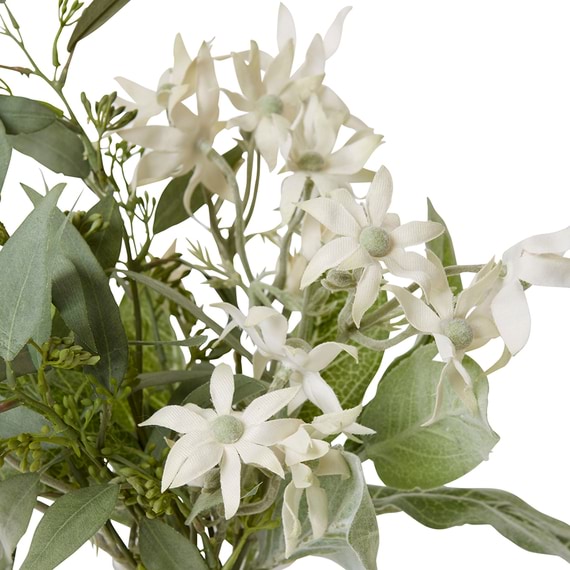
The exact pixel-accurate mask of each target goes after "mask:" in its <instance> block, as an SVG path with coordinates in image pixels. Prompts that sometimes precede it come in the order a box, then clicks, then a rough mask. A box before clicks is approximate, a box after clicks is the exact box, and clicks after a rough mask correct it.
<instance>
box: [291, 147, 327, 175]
mask: <svg viewBox="0 0 570 570" xmlns="http://www.w3.org/2000/svg"><path fill="white" fill-rule="evenodd" d="M297 165H298V166H299V169H300V170H306V171H308V172H319V171H320V170H322V169H323V168H324V167H325V159H324V158H323V157H322V156H321V155H320V154H319V153H318V152H313V151H309V152H306V153H305V154H303V155H302V156H301V158H300V159H299V161H298V162H297Z"/></svg>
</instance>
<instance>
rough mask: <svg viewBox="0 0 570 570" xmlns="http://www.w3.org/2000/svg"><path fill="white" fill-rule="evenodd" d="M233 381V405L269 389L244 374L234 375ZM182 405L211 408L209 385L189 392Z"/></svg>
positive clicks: (263, 383)
mask: <svg viewBox="0 0 570 570" xmlns="http://www.w3.org/2000/svg"><path fill="white" fill-rule="evenodd" d="M234 381H235V391H234V400H233V403H234V404H239V403H240V402H242V401H243V400H245V399H246V398H250V397H252V396H257V395H258V394H259V393H261V392H267V388H269V385H268V384H267V383H266V382H263V381H262V380H257V379H255V378H250V377H249V376H245V375H244V374H236V375H235V376H234ZM184 403H185V404H188V403H192V404H196V405H197V406H200V407H201V408H208V407H211V405H212V400H211V398H210V383H209V382H208V383H207V384H206V383H204V384H202V385H201V386H200V387H199V388H196V390H193V391H192V392H190V394H189V395H188V397H187V398H186V400H185V401H184Z"/></svg>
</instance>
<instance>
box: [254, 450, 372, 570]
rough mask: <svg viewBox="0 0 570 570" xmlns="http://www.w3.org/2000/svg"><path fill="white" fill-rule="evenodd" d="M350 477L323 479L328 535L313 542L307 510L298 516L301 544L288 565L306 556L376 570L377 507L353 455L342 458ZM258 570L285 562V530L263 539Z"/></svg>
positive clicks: (349, 568) (351, 568)
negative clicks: (327, 515) (327, 508)
mask: <svg viewBox="0 0 570 570" xmlns="http://www.w3.org/2000/svg"><path fill="white" fill-rule="evenodd" d="M343 455H344V457H345V459H346V460H347V462H348V464H349V466H350V470H351V473H352V475H351V477H350V478H348V479H346V480H342V479H340V477H338V476H328V477H321V478H320V482H321V486H322V487H323V488H324V489H325V490H326V492H327V497H328V506H329V528H328V529H327V531H326V533H325V535H324V536H323V537H322V538H320V539H318V540H314V539H313V537H312V536H313V535H312V530H311V526H310V523H309V520H308V516H307V512H306V507H305V509H304V510H303V509H302V510H301V512H300V513H299V514H300V516H299V520H301V521H302V531H301V537H300V542H299V545H298V548H297V550H296V551H295V553H294V554H293V555H292V556H291V557H290V558H288V559H287V561H286V562H287V563H290V562H292V561H293V560H296V559H298V558H302V557H303V556H322V557H324V558H329V559H330V560H332V561H334V562H336V563H337V564H340V565H341V566H342V567H343V568H346V569H347V570H375V569H376V567H377V566H376V557H377V554H378V543H379V539H378V525H377V523H376V514H375V512H374V505H373V504H372V499H371V498H370V494H369V492H368V487H367V486H366V482H365V480H364V475H363V474H362V466H361V463H360V460H359V459H358V457H356V456H355V455H352V454H351V453H344V454H343ZM261 541H262V542H261V546H260V552H259V559H258V561H257V565H256V566H255V567H256V568H258V569H260V570H270V569H271V570H272V569H273V568H276V567H282V566H281V565H280V564H281V563H284V562H285V549H284V540H283V529H282V528H281V527H278V528H276V529H275V530H272V531H270V532H267V533H265V534H264V535H262V536H261Z"/></svg>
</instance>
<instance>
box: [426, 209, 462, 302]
mask: <svg viewBox="0 0 570 570" xmlns="http://www.w3.org/2000/svg"><path fill="white" fill-rule="evenodd" d="M427 208H428V220H430V221H431V222H439V223H440V224H441V225H442V226H443V227H444V228H445V232H443V233H442V234H441V235H440V236H439V237H437V238H435V239H432V240H431V241H428V242H427V244H426V245H427V248H428V249H429V250H430V251H433V252H434V253H435V254H436V255H437V257H439V259H440V260H441V262H442V263H443V266H444V267H447V266H449V265H455V264H456V263H457V259H456V258H455V249H454V248H453V241H451V234H450V233H449V229H448V228H447V224H446V223H445V222H444V221H443V218H442V217H441V216H440V215H439V214H438V213H437V212H436V210H435V208H434V207H433V204H432V203H431V200H430V199H429V198H428V201H427ZM448 281H449V286H450V287H451V289H452V291H453V292H454V293H455V294H456V295H458V294H459V293H461V291H463V285H462V283H461V276H460V275H453V276H451V277H448Z"/></svg>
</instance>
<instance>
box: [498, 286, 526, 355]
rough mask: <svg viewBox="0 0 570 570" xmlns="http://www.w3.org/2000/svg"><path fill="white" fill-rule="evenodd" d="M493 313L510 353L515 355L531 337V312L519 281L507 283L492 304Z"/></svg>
mask: <svg viewBox="0 0 570 570" xmlns="http://www.w3.org/2000/svg"><path fill="white" fill-rule="evenodd" d="M491 312H492V314H493V319H494V320H495V324H496V325H497V328H498V329H499V333H500V334H501V337H502V339H503V341H504V342H505V344H506V345H507V348H508V349H509V352H510V353H511V354H512V355H515V354H516V353H517V352H519V350H521V349H522V348H523V347H524V345H525V344H526V343H527V341H528V337H529V335H530V311H529V309H528V303H527V300H526V296H525V293H524V290H523V287H522V285H521V284H520V282H519V281H518V279H509V280H508V281H505V283H504V285H503V287H502V288H501V290H500V291H499V292H498V293H497V294H496V295H495V297H494V299H493V301H492V303H491Z"/></svg>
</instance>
